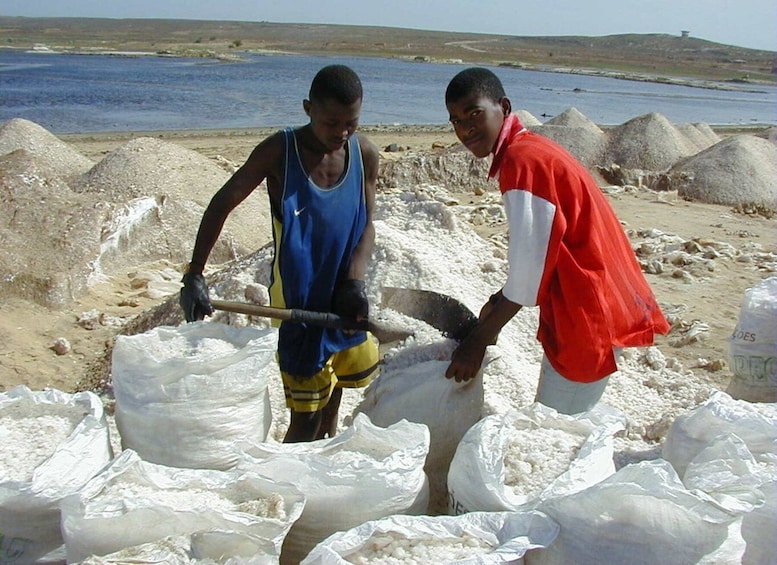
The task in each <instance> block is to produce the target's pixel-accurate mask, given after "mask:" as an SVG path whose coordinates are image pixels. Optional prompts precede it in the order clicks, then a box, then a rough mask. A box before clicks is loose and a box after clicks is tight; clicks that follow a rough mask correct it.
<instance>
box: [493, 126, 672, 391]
mask: <svg viewBox="0 0 777 565" xmlns="http://www.w3.org/2000/svg"><path fill="white" fill-rule="evenodd" d="M489 176H490V177H494V176H495V177H498V179H499V188H500V191H501V193H502V199H503V201H504V206H505V212H506V214H507V219H508V224H509V229H510V243H509V251H508V262H509V274H508V277H507V282H506V283H505V285H504V288H503V294H504V296H505V297H506V298H507V299H508V300H511V301H512V302H516V303H518V304H521V305H523V306H539V308H540V324H539V330H538V333H537V338H538V339H539V341H540V342H541V343H542V346H543V349H544V350H545V354H546V355H547V357H548V360H549V361H550V363H551V365H552V366H553V367H554V368H555V369H556V370H557V371H558V372H559V373H560V374H561V375H563V376H564V377H566V378H568V379H570V380H573V381H578V382H594V381H597V380H599V379H601V378H603V377H605V376H607V375H609V374H611V373H613V372H615V371H616V370H617V367H616V364H615V358H614V354H613V347H641V346H648V345H652V344H653V338H654V334H656V333H659V334H666V333H667V332H668V331H669V327H670V326H669V323H668V322H667V321H666V318H664V315H663V314H662V312H661V309H660V308H659V306H658V303H657V302H656V299H655V296H654V295H653V292H652V290H651V289H650V286H649V285H648V283H647V281H646V280H645V277H644V275H643V274H642V270H641V269H640V266H639V263H638V262H637V259H636V257H635V255H634V251H633V250H632V248H631V244H630V242H629V240H628V237H627V236H626V234H625V232H624V230H623V228H622V227H621V224H620V221H619V220H618V218H617V217H616V215H615V212H614V211H613V209H612V207H611V206H610V203H609V202H608V201H607V199H606V197H605V196H604V194H603V193H602V190H601V189H600V188H599V186H598V184H597V183H596V181H595V180H594V179H593V177H592V176H591V174H590V173H589V172H588V170H587V169H586V168H585V167H584V166H583V165H582V164H581V163H580V162H579V161H577V159H575V158H574V157H573V156H572V155H570V154H569V153H568V152H567V151H566V150H565V149H564V148H563V147H561V146H560V145H558V144H556V143H554V142H553V141H551V140H549V139H547V138H545V137H543V136H541V135H539V134H536V133H533V132H530V131H528V130H527V129H526V128H524V127H523V125H522V124H521V122H520V120H519V119H518V116H516V115H515V114H511V115H509V116H508V117H507V118H506V119H505V122H504V125H503V126H502V130H501V132H500V135H499V139H498V141H497V144H496V147H495V150H494V158H493V161H492V164H491V170H490V171H489Z"/></svg>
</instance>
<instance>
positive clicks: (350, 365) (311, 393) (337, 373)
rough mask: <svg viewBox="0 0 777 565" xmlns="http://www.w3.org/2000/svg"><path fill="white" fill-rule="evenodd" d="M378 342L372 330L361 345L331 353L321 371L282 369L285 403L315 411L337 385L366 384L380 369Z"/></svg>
mask: <svg viewBox="0 0 777 565" xmlns="http://www.w3.org/2000/svg"><path fill="white" fill-rule="evenodd" d="M379 359H380V354H379V353H378V344H377V342H376V340H375V338H374V337H373V336H372V334H370V333H368V334H367V339H366V340H364V341H363V342H362V343H360V344H359V345H354V346H353V347H350V348H348V349H343V350H342V351H338V352H337V353H335V354H334V355H332V356H331V357H330V358H329V360H328V361H327V362H326V365H324V368H323V369H321V370H320V371H319V372H318V373H316V374H315V375H313V376H312V377H307V378H304V379H300V378H297V377H294V376H292V375H290V374H288V373H286V372H284V371H281V379H282V380H283V393H284V395H285V396H286V406H287V407H289V408H291V409H292V410H294V411H295V412H316V411H318V410H321V409H322V408H323V407H324V406H326V405H327V403H328V402H329V398H330V397H331V396H332V391H333V390H334V389H335V387H338V388H359V387H365V386H367V385H368V384H370V382H372V379H374V378H375V375H377V373H378V361H379Z"/></svg>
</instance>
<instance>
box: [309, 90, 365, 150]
mask: <svg viewBox="0 0 777 565" xmlns="http://www.w3.org/2000/svg"><path fill="white" fill-rule="evenodd" d="M302 106H303V108H304V109H305V113H306V114H307V115H308V117H309V118H310V127H311V129H312V131H313V135H315V136H316V139H318V141H319V142H320V143H321V144H322V145H323V146H324V147H325V148H326V150H327V151H336V150H338V149H340V148H342V147H343V146H344V145H345V144H346V143H347V142H348V139H349V138H350V137H351V136H352V135H353V134H354V132H355V131H356V128H357V127H359V114H360V113H361V109H362V101H361V100H357V101H356V102H354V103H353V104H347V105H346V104H341V103H340V102H337V101H336V100H331V99H330V100H305V101H304V102H303V103H302Z"/></svg>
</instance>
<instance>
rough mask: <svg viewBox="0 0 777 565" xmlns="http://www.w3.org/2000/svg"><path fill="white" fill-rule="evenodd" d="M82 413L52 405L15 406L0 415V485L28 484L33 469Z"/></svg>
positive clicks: (71, 408) (51, 450) (66, 436)
mask: <svg viewBox="0 0 777 565" xmlns="http://www.w3.org/2000/svg"><path fill="white" fill-rule="evenodd" d="M83 417H84V413H83V410H82V409H80V408H76V407H73V406H61V405H55V404H45V405H30V404H28V403H16V404H13V405H10V406H7V407H5V408H4V409H3V410H2V412H0V441H1V442H2V444H3V449H2V450H0V483H3V482H6V481H31V480H32V476H33V473H34V472H35V469H36V468H37V467H38V466H39V465H41V464H42V463H43V462H45V461H46V460H47V459H48V458H49V457H51V456H52V455H53V454H54V451H56V449H57V447H58V446H59V445H60V444H61V443H62V442H63V441H65V440H66V439H67V438H68V436H70V434H71V433H73V430H75V428H76V426H77V425H78V423H79V422H80V421H81V420H82V419H83Z"/></svg>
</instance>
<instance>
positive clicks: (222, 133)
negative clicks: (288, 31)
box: [55, 124, 774, 142]
mask: <svg viewBox="0 0 777 565" xmlns="http://www.w3.org/2000/svg"><path fill="white" fill-rule="evenodd" d="M707 125H708V126H709V127H710V128H711V129H712V130H713V131H714V132H715V133H717V134H718V135H722V136H730V135H738V134H752V135H755V134H758V133H761V132H764V131H766V130H768V129H770V128H772V127H774V126H772V125H770V124H752V125H742V124H707ZM281 127H282V126H277V127H275V126H266V127H246V128H210V129H207V128H206V129H196V128H193V129H165V130H132V131H92V132H90V131H83V132H71V133H58V134H55V135H56V136H57V137H58V138H60V139H62V140H63V141H68V142H71V141H72V142H86V141H92V142H101V141H125V140H131V139H134V138H137V137H158V138H163V139H167V140H170V141H174V140H175V139H176V138H192V137H203V138H209V137H233V138H245V137H251V138H263V137H265V136H267V135H270V134H272V133H274V132H275V131H277V130H278V129H280V128H281ZM600 127H602V126H600ZM611 127H615V126H603V127H602V129H608V128H611ZM359 131H360V132H363V133H366V134H391V133H396V134H403V133H424V134H427V133H432V134H433V133H439V134H451V135H453V129H452V128H451V126H450V125H449V124H399V125H365V126H359Z"/></svg>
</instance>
